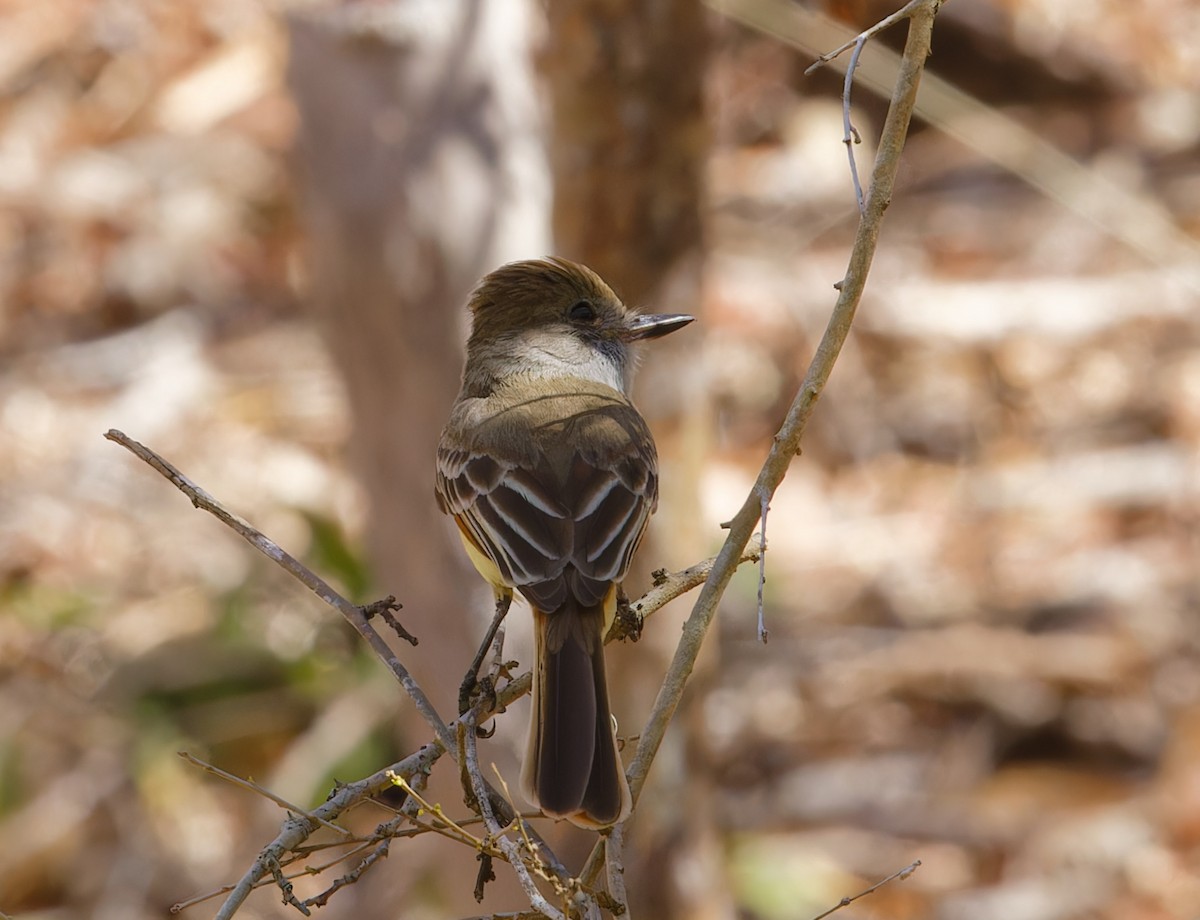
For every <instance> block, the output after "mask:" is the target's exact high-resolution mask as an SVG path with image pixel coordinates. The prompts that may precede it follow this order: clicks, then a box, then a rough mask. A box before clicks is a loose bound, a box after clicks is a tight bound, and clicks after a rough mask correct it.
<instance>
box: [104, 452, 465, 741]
mask: <svg viewBox="0 0 1200 920" xmlns="http://www.w3.org/2000/svg"><path fill="white" fill-rule="evenodd" d="M104 437H106V438H107V439H108V440H110V441H114V442H116V443H117V444H120V445H121V446H122V447H124V448H125V449H126V450H128V451H130V452H131V453H132V454H134V455H135V456H137V457H138V458H140V459H141V460H144V461H145V462H146V463H147V464H149V465H150V466H151V467H153V468H154V469H155V470H157V471H158V472H159V473H161V474H162V475H163V476H164V477H165V478H166V479H167V480H168V481H170V483H171V484H172V485H174V486H175V488H177V489H179V491H180V492H182V493H183V494H184V495H186V496H187V497H188V498H189V499H191V501H192V504H193V505H195V506H196V507H197V508H199V509H200V510H202V511H207V512H208V513H209V514H211V515H213V516H214V517H215V518H217V520H219V521H221V523H223V524H225V525H226V526H228V527H230V528H232V529H233V530H234V531H235V532H236V533H238V534H239V535H240V536H241V537H242V538H243V539H245V540H246V542H247V543H249V544H250V545H251V546H253V547H254V548H255V549H257V550H258V551H259V552H260V553H262V554H263V555H264V556H266V557H267V558H268V559H271V560H272V561H274V562H275V563H277V564H278V565H280V566H281V567H282V568H283V569H284V570H285V571H286V572H288V573H289V574H291V575H293V576H294V577H295V578H297V579H298V580H299V581H300V582H301V583H302V584H304V585H305V586H306V587H308V588H309V589H310V590H311V591H312V592H313V593H314V594H316V595H317V597H319V598H320V599H321V600H323V601H324V602H325V603H327V604H328V605H329V606H330V607H333V608H334V609H335V610H337V611H338V613H340V614H341V615H342V616H343V617H345V618H346V620H347V622H349V623H350V625H351V626H353V627H354V629H355V630H356V631H357V632H358V634H359V635H360V636H362V637H363V639H365V640H366V642H367V645H369V646H370V647H371V650H372V651H373V652H375V654H376V655H377V656H378V657H379V660H380V661H382V662H383V663H384V664H386V665H387V667H388V670H390V671H391V672H392V674H393V675H394V676H395V678H396V680H398V681H399V682H400V686H402V687H403V688H404V692H405V693H407V694H408V695H409V697H410V698H411V699H412V701H413V705H414V706H416V708H417V711H418V712H419V713H420V714H421V717H422V718H423V719H424V720H425V721H426V722H427V723H428V724H429V725H430V727H431V728H433V730H434V732H435V733H436V734H437V736H438V740H439V741H441V742H442V744H443V746H444V747H445V748H446V749H447V750H450V749H452V748H453V747H454V735H453V734H451V732H450V729H449V728H448V727H447V726H446V723H445V722H444V721H442V717H441V716H439V715H438V714H437V710H435V709H434V708H433V704H432V703H431V702H430V701H429V697H427V696H426V695H425V691H424V690H422V689H421V687H420V686H419V685H418V684H417V682H416V681H415V680H414V679H413V676H412V675H411V674H409V672H408V669H407V668H406V667H404V665H403V664H401V663H400V659H398V658H397V657H396V656H395V654H394V653H393V652H392V650H391V648H389V647H388V644H387V643H386V642H384V641H383V637H382V636H380V635H379V633H378V632H376V631H375V627H373V626H372V625H371V624H370V622H369V621H368V619H367V616H366V615H365V614H364V612H363V609H362V608H361V607H358V606H357V605H355V604H352V603H350V601H348V600H346V598H344V597H342V595H341V594H339V593H338V592H337V591H335V590H333V588H332V587H330V585H329V584H328V583H327V582H326V581H325V580H324V579H323V578H321V577H320V576H318V575H317V574H316V573H314V572H313V571H312V570H311V569H309V568H308V567H307V566H306V565H304V564H303V563H302V562H300V561H299V560H298V559H296V557H295V556H292V555H291V554H290V553H288V552H286V551H284V549H283V548H282V547H281V546H279V544H277V543H275V542H274V541H273V540H271V539H269V538H268V537H266V536H265V535H264V534H263V533H261V532H260V531H259V530H257V529H256V528H254V527H253V526H251V525H250V524H249V522H247V521H245V520H243V519H242V518H240V517H238V516H237V515H236V514H234V513H232V512H231V511H228V510H227V509H226V508H225V506H224V505H222V504H221V503H220V502H219V501H217V500H216V499H215V498H213V497H212V496H211V495H209V494H208V493H207V492H206V491H204V490H203V489H202V488H200V487H199V486H198V485H196V484H195V483H194V482H192V481H191V480H190V479H188V478H187V477H186V476H184V475H183V473H181V472H179V470H177V469H175V467H174V466H172V465H171V464H170V463H168V462H167V461H166V460H164V459H163V458H162V457H161V456H159V455H158V454H157V453H155V452H154V451H152V450H151V449H150V448H148V447H146V446H145V445H144V444H139V443H138V442H137V441H135V440H133V439H132V438H130V437H129V436H128V435H126V434H124V433H123V432H120V431H117V430H115V429H110V430H109V431H108V432H107V433H106V434H105V435H104Z"/></svg>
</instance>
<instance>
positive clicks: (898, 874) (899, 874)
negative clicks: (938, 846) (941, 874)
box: [812, 859, 921, 920]
mask: <svg viewBox="0 0 1200 920" xmlns="http://www.w3.org/2000/svg"><path fill="white" fill-rule="evenodd" d="M920 865H921V860H919V859H918V860H917V861H916V862H914V863H910V864H909V865H907V866H905V867H904V868H903V869H897V870H896V871H895V872H893V873H892V874H891V875H889V876H888V877H887V878H885V879H881V880H880V881H878V882H876V883H875V884H874V885H872V886H871V887H870V888H865V889H863V890H862V891H860V892H859V893H858V894H856V895H852V896H850V897H848V898H842V899H841V900H840V901H838V902H837V904H835V905H834V906H833V907H831V908H829V910H827V911H825V913H823V914H817V915H816V916H815V917H813V918H812V920H825V918H826V917H828V916H829V915H830V914H835V913H837V912H838V911H839V910H841V909H842V908H843V907H848V906H849V905H851V904H853V903H854V902H855V901H857V900H858V899H859V898H865V897H866V896H867V895H869V894H872V893H874V892H876V891H878V890H879V889H880V888H882V887H883V886H884V885H886V884H887V883H888V882H892V881H896V880H899V881H901V882H902V881H904V880H905V879H907V878H908V877H909V876H910V875H912V874H913V873H914V872H916V871H917V868H918V867H919V866H920Z"/></svg>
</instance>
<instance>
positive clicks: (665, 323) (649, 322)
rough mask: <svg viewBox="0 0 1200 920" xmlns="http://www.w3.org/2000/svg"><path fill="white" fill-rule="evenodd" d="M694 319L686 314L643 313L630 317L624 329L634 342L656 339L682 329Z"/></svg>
mask: <svg viewBox="0 0 1200 920" xmlns="http://www.w3.org/2000/svg"><path fill="white" fill-rule="evenodd" d="M695 318H696V317H694V316H688V315H687V314H686V313H645V314H641V315H639V316H634V317H631V318H630V320H629V322H628V324H627V326H626V328H627V329H628V330H629V337H630V338H631V339H633V340H634V341H637V340H639V339H657V338H661V337H662V336H664V335H666V334H667V333H669V332H674V331H675V330H676V329H682V328H683V327H684V326H686V325H687V324H688V323H690V322H691V321H692V320H694V319H695Z"/></svg>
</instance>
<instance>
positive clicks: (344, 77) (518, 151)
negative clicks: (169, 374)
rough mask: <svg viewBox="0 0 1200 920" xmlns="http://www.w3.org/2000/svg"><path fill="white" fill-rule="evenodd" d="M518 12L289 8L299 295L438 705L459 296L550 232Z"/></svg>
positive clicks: (523, 14) (382, 560) (450, 580)
mask: <svg viewBox="0 0 1200 920" xmlns="http://www.w3.org/2000/svg"><path fill="white" fill-rule="evenodd" d="M530 19H531V15H530V11H529V10H528V9H527V5H526V3H525V2H524V0H511V2H510V0H501V2H493V3H480V2H478V0H474V2H472V0H466V2H446V3H432V4H431V3H420V2H412V3H404V2H401V3H394V4H388V5H369V6H368V5H365V4H364V5H361V6H359V5H353V6H347V7H344V8H341V9H339V10H338V11H336V12H334V13H332V14H327V15H321V16H312V17H310V16H297V17H295V18H293V19H292V21H291V29H290V31H291V60H290V64H289V69H288V80H289V84H290V86H291V89H292V92H293V95H294V97H295V100H296V103H297V107H298V110H299V115H300V123H299V130H298V135H297V140H296V148H295V167H296V171H297V173H298V176H297V179H298V185H299V187H300V188H301V193H302V214H303V219H304V221H305V224H306V231H307V235H308V268H309V272H310V292H309V297H308V301H309V303H310V305H311V307H312V310H313V313H314V315H315V317H316V319H317V320H318V322H319V323H320V324H321V327H322V329H323V331H324V334H325V337H326V340H327V341H328V343H329V346H330V348H331V350H332V352H333V355H334V358H335V360H336V361H337V364H338V367H339V369H340V370H341V372H342V375H343V377H344V379H345V383H346V388H347V392H348V395H349V400H350V405H351V409H352V412H353V417H354V432H353V435H352V437H351V440H350V445H349V450H350V455H351V460H352V463H353V465H354V468H355V470H356V472H357V474H358V475H359V477H360V478H361V481H362V483H363V486H364V488H365V490H366V494H367V499H368V501H369V503H370V522H369V528H370V529H369V533H368V546H369V552H370V554H371V558H372V561H373V563H374V570H375V574H376V582H377V584H378V586H379V589H380V590H382V591H390V592H394V593H395V594H396V595H397V597H399V599H400V600H401V601H402V602H403V603H404V605H405V610H404V621H405V623H406V624H407V625H408V626H409V628H410V629H411V630H412V632H413V633H415V634H416V635H417V636H418V637H419V638H420V639H421V642H422V644H421V654H420V656H412V655H406V656H405V660H406V661H407V660H408V659H409V658H413V657H418V660H417V661H415V662H414V663H413V666H414V668H415V669H416V670H417V672H418V673H419V675H420V679H421V682H422V684H423V686H425V687H426V689H427V690H429V691H431V692H432V695H433V696H434V702H435V704H436V705H438V707H439V709H440V710H442V711H443V713H445V712H446V711H447V709H448V708H449V707H451V706H452V705H453V703H454V702H455V700H456V696H455V695H454V693H453V692H451V691H454V690H456V688H457V680H458V677H456V676H455V674H454V671H457V670H462V669H461V668H459V666H458V662H460V661H463V662H465V661H466V660H468V659H467V658H466V655H465V650H466V649H467V648H468V647H472V648H473V646H472V645H471V643H473V642H474V641H476V639H477V638H478V637H477V636H476V634H475V630H474V629H467V623H466V622H465V620H464V617H463V611H464V609H465V606H466V605H465V603H464V600H465V599H464V593H463V587H464V585H465V586H474V585H475V584H476V580H475V579H474V578H473V577H472V578H471V579H464V578H462V577H461V576H462V575H463V574H464V572H466V571H467V570H468V569H469V566H468V564H467V563H466V561H465V559H464V556H463V553H462V550H461V547H460V546H459V545H458V541H457V537H454V536H452V530H453V528H452V527H451V526H449V525H448V523H447V521H446V519H445V518H444V517H443V516H442V515H441V514H440V513H439V512H438V511H437V508H436V506H435V504H434V501H433V484H432V483H433V456H434V447H435V444H436V442H437V437H438V433H439V432H440V430H441V426H442V425H443V424H444V422H445V419H446V417H447V416H448V414H449V409H450V404H451V402H452V401H453V398H454V395H455V393H456V392H457V390H458V384H459V374H460V371H461V367H462V341H463V335H464V330H465V322H466V316H465V310H464V305H465V303H466V300H467V297H468V295H469V294H470V291H471V289H472V288H473V287H474V285H475V283H476V282H477V281H478V280H479V278H480V277H481V276H482V275H484V274H485V273H486V272H488V271H490V270H491V269H493V268H495V267H496V266H497V265H498V264H499V263H501V262H503V261H506V260H508V259H511V258H515V257H517V256H519V255H527V254H528V253H529V252H531V251H532V252H541V251H543V250H544V249H545V247H546V240H547V232H546V218H545V214H546V208H547V203H546V202H547V198H548V188H547V179H546V177H545V163H544V154H543V148H542V143H543V141H542V133H541V124H540V118H539V114H538V108H537V100H536V97H535V93H534V87H533V78H532V73H531V70H530V68H529V66H528V65H526V66H525V67H523V66H522V61H525V62H528V59H529V49H528V41H529V37H528V33H529V27H530ZM443 653H448V654H452V655H453V658H452V659H451V660H453V662H454V667H453V668H451V669H447V668H443V667H441V660H442V658H441V656H442V654H443ZM458 676H459V677H461V675H458ZM451 714H453V713H451Z"/></svg>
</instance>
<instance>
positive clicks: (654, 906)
mask: <svg viewBox="0 0 1200 920" xmlns="http://www.w3.org/2000/svg"><path fill="white" fill-rule="evenodd" d="M547 15H548V17H549V25H550V29H549V32H550V37H549V42H548V47H547V51H546V54H545V56H544V60H543V66H544V69H545V73H546V75H547V82H548V84H549V89H550V93H551V98H552V105H553V122H554V129H553V132H552V140H551V163H552V169H553V173H554V180H555V181H554V196H555V197H554V233H555V243H556V250H557V251H558V252H559V253H561V254H562V255H564V256H567V257H568V258H573V259H577V260H579V261H581V262H584V263H586V264H588V265H590V266H591V267H592V268H594V269H595V270H596V271H597V272H599V273H600V275H601V276H602V277H604V278H605V279H607V280H608V281H609V282H610V283H612V284H613V286H614V287H615V288H616V290H617V292H618V293H619V294H620V295H621V297H622V298H623V299H624V300H625V301H626V302H627V303H629V304H631V305H634V306H644V307H646V308H647V309H653V310H657V311H670V312H684V313H696V312H697V311H698V309H699V304H700V292H701V284H702V267H703V256H704V227H703V219H704V209H703V203H704V200H705V178H704V176H705V167H706V164H707V156H708V153H709V146H710V129H709V123H708V120H707V118H706V112H705V77H706V73H707V65H708V57H709V51H710V44H711V43H710V34H709V33H710V24H709V21H708V17H707V14H706V12H705V10H704V9H703V7H702V5H701V4H698V3H695V2H694V0H662V2H658V3H642V2H638V0H577V2H574V3H551V4H549V5H548V7H547ZM699 341H700V339H699V337H698V333H697V332H695V331H693V332H692V333H691V334H690V335H689V334H688V333H683V334H681V335H680V336H679V337H678V338H676V337H671V338H668V339H664V340H663V341H661V342H655V343H654V344H653V345H652V346H650V350H652V356H651V357H650V358H649V360H648V361H647V362H646V365H645V368H644V370H643V372H642V375H641V377H640V379H639V386H638V393H637V397H636V398H637V402H638V405H639V407H640V408H641V409H642V411H643V413H644V414H645V415H646V416H647V418H648V419H649V420H650V423H651V426H652V427H653V428H654V431H655V433H656V435H657V438H658V444H659V454H660V464H661V467H662V470H663V477H662V493H663V501H662V503H661V505H660V513H659V515H658V517H657V518H656V519H655V523H654V524H653V525H652V526H651V529H650V534H649V541H650V542H649V544H648V545H645V546H643V547H642V549H641V551H640V552H639V555H638V565H639V566H640V570H639V569H635V571H634V572H633V573H632V575H631V577H630V586H631V589H632V590H634V591H636V590H637V589H638V588H639V587H642V586H644V585H645V584H646V583H647V581H648V572H649V570H650V569H653V568H657V567H658V566H661V565H664V564H668V565H672V566H677V565H686V564H691V563H693V562H695V561H696V559H698V558H700V557H701V556H702V555H703V554H704V552H705V550H707V549H708V548H709V547H708V546H707V544H706V543H705V541H704V540H703V537H702V536H700V535H701V534H702V531H701V528H700V527H699V526H698V517H697V516H696V513H695V509H696V507H697V503H696V495H697V494H698V480H699V471H700V466H699V460H700V458H701V457H703V456H704V455H705V453H707V443H708V441H709V437H708V422H707V419H708V418H709V413H708V411H707V405H706V398H705V396H704V386H703V380H702V379H701V368H700V363H699V362H698V361H696V360H695V359H696V353H697V349H698V347H699V346H698V342H699ZM676 606H677V608H678V614H677V615H679V616H682V615H683V613H684V612H685V611H686V609H687V605H686V604H680V605H676ZM678 635H679V632H678V630H677V629H674V628H672V626H671V623H670V622H669V620H668V618H667V617H664V618H663V619H662V620H660V621H656V622H655V623H654V624H653V625H652V626H651V628H650V629H649V630H647V634H646V639H645V640H644V641H643V642H642V643H640V644H639V645H638V646H633V647H625V648H621V649H619V650H614V652H613V653H612V654H610V656H609V661H610V665H609V666H610V668H611V669H613V671H614V672H615V673H614V676H615V678H616V679H615V680H613V681H611V682H610V684H611V685H612V686H614V688H616V693H617V694H618V695H619V696H621V697H622V698H623V700H624V703H622V702H621V701H620V700H618V701H617V704H616V705H617V706H618V711H622V712H626V713H638V714H639V716H640V715H643V714H644V713H646V712H648V711H649V704H650V702H651V701H652V700H653V698H654V694H655V693H656V692H657V690H658V686H659V683H660V681H661V678H662V674H663V671H664V668H665V662H666V661H667V660H669V656H670V654H671V652H672V651H673V648H674V641H675V639H676V638H677V637H678ZM681 715H685V719H686V718H687V716H686V714H684V713H681ZM696 715H697V716H698V715H699V710H698V709H697V710H696ZM636 731H637V725H636V724H634V725H629V724H623V725H622V732H623V733H626V732H627V733H631V734H632V733H635V732H636ZM684 757H685V753H684V750H683V746H682V745H680V739H679V736H678V735H677V734H673V735H672V736H669V740H668V742H667V745H666V746H664V749H663V751H662V759H663V760H664V763H663V764H661V765H660V766H659V767H658V768H656V769H655V770H654V771H652V773H651V777H650V782H651V783H652V784H655V782H656V779H658V780H661V779H662V778H663V777H664V776H668V777H669V776H676V777H677V776H679V775H681V773H682V774H683V775H685V776H686V775H687V774H686V770H680V769H670V767H669V766H668V764H670V765H679V766H682V763H681V761H682V760H683V758H684ZM656 774H657V776H656ZM696 782H698V780H693V779H688V780H686V781H685V784H679V783H677V782H676V783H663V784H662V785H655V786H654V788H655V789H656V794H655V795H654V796H653V797H652V798H653V799H654V804H652V803H651V802H650V801H649V800H647V799H644V800H643V804H644V806H646V807H643V808H641V809H639V812H638V814H639V818H638V820H637V822H636V836H635V838H634V845H635V846H636V847H637V848H638V852H639V853H640V854H641V856H645V855H647V854H649V853H654V854H655V855H656V856H661V857H663V859H655V860H653V861H652V863H651V862H650V861H647V860H645V859H643V858H640V857H639V858H635V859H632V860H630V861H629V866H630V870H629V871H630V872H631V876H630V892H631V895H632V896H633V897H635V899H640V900H641V901H642V903H640V904H639V903H636V902H635V906H634V909H633V914H634V915H635V916H639V915H644V916H655V917H667V916H677V917H688V918H701V920H703V918H708V917H721V916H729V915H731V912H732V908H731V906H730V905H731V902H730V900H729V892H728V888H727V886H725V885H724V883H723V869H722V863H721V860H720V851H721V846H720V843H719V841H718V840H717V839H716V837H715V831H714V828H713V826H712V823H711V821H709V820H708V817H707V811H708V810H707V808H706V807H705V803H706V802H708V801H709V800H710V799H711V796H710V795H709V793H708V792H707V790H705V789H703V788H697V787H696V786H695V785H694V784H695V783H696ZM658 793H661V796H660V795H659V794H658ZM657 806H662V807H657ZM672 861H674V862H675V864H676V865H680V864H685V863H686V864H688V865H690V866H691V867H692V869H691V871H689V872H688V873H686V876H685V875H684V874H683V873H678V872H675V871H673V870H672V869H671V868H669V866H670V864H671V862H672ZM697 865H699V866H701V867H702V871H700V872H699V873H697V872H696V871H695V866H697ZM684 877H686V878H687V880H688V881H687V883H686V884H685V885H677V884H674V883H673V880H674V879H677V878H684Z"/></svg>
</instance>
